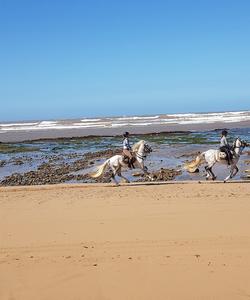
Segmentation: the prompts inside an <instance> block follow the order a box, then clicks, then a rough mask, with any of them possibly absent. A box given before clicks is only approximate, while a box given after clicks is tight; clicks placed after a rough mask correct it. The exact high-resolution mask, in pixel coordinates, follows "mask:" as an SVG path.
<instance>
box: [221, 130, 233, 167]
mask: <svg viewBox="0 0 250 300" xmlns="http://www.w3.org/2000/svg"><path fill="white" fill-rule="evenodd" d="M227 134H228V132H227V131H226V130H223V131H222V132H221V140H220V151H221V152H224V153H226V160H227V163H228V165H229V166H230V165H231V164H232V160H233V155H232V152H231V146H230V145H229V143H228V141H227Z"/></svg>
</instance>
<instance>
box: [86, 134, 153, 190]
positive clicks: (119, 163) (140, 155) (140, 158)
mask: <svg viewBox="0 0 250 300" xmlns="http://www.w3.org/2000/svg"><path fill="white" fill-rule="evenodd" d="M132 151H133V153H134V157H135V159H136V160H135V162H134V166H135V167H137V168H139V169H141V170H142V171H143V172H144V174H145V175H148V171H147V170H148V168H147V167H146V166H145V165H144V160H145V159H146V157H147V155H148V154H149V153H150V152H152V149H151V147H150V146H149V145H148V144H147V143H146V142H145V141H143V140H141V141H139V142H138V143H136V144H134V145H133V147H132ZM108 167H109V168H110V169H111V170H112V179H113V180H114V182H115V183H116V184H117V185H118V181H117V180H116V178H115V176H116V175H118V176H119V177H121V178H123V179H124V180H125V182H129V180H128V179H127V178H126V177H124V176H123V175H122V173H121V169H122V168H128V165H127V164H126V163H125V162H124V156H123V155H114V156H112V157H111V158H109V159H107V160H106V161H105V162H104V163H103V164H102V165H100V166H99V167H98V169H97V170H96V172H95V173H92V174H90V176H91V177H92V178H98V177H100V176H102V175H103V173H104V172H105V170H106V169H107V168H108Z"/></svg>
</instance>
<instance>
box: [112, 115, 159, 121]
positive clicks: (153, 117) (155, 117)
mask: <svg viewBox="0 0 250 300" xmlns="http://www.w3.org/2000/svg"><path fill="white" fill-rule="evenodd" d="M159 117H160V116H148V117H146V116H145V117H121V118H113V120H119V121H123V120H124V121H127V120H153V119H158V118H159Z"/></svg>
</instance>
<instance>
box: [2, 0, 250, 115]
mask: <svg viewBox="0 0 250 300" xmlns="http://www.w3.org/2000/svg"><path fill="white" fill-rule="evenodd" d="M249 15H250V1H248V0H245V1H244V0H239V1H235V0H234V1H232V0H226V1H224V0H207V1H205V0H200V1H198V0H197V1H191V0H190V1H188V0H186V1H184V0H182V1H181V0H172V1H167V0H165V1H159V0H154V1H146V0H144V1H138V0H133V1H130V0H126V1H119V0H113V1H111V0H110V1H109V0H102V1H101V0H100V1H97V0H90V1H85V0H82V1H80V0H79V1H78V0H53V1H52V0H43V1H34V0H22V1H20V0H0V45H1V46H0V82H1V83H0V102H1V109H0V120H1V121H8V120H32V119H57V118H61V119H63V118H78V117H85V116H90V117H91V116H93V117H94V116H106V115H108V116H111V115H134V114H159V113H175V112H200V111H223V110H245V109H250V59H249V53H250V38H249V37H250V18H249Z"/></svg>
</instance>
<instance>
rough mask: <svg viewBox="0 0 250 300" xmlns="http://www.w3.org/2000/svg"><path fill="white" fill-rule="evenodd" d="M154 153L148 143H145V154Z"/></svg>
mask: <svg viewBox="0 0 250 300" xmlns="http://www.w3.org/2000/svg"><path fill="white" fill-rule="evenodd" d="M152 151H153V150H152V148H151V147H150V146H149V145H148V144H147V143H144V152H145V153H151V152H152Z"/></svg>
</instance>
